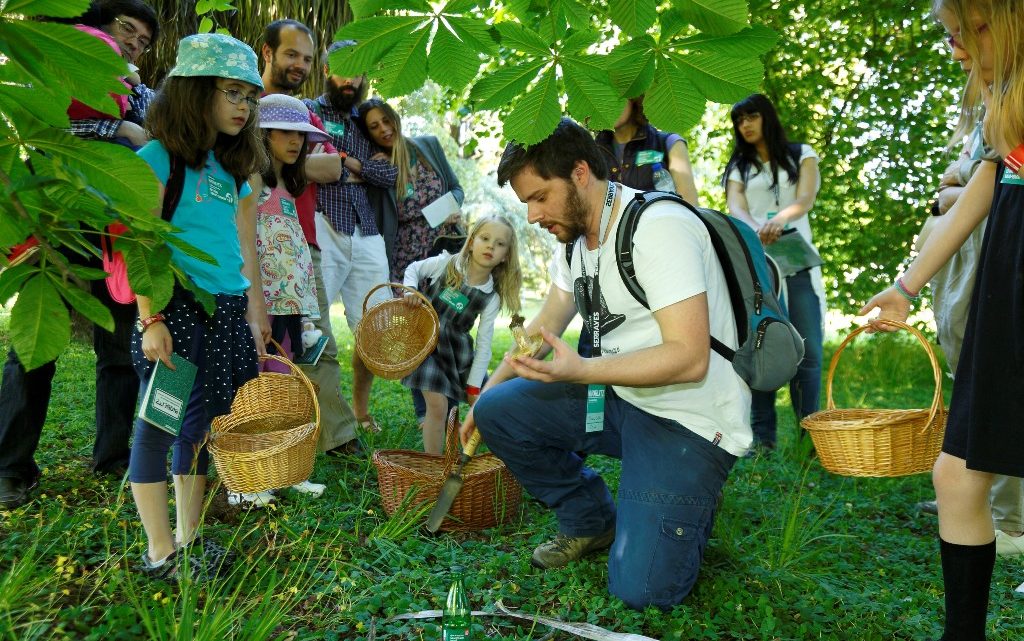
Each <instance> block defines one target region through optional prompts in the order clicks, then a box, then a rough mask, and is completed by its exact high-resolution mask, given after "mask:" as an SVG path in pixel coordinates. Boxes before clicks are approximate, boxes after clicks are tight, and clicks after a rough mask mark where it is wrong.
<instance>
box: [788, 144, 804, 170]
mask: <svg viewBox="0 0 1024 641" xmlns="http://www.w3.org/2000/svg"><path fill="white" fill-rule="evenodd" d="M803 152H804V143H802V142H791V143H789V156H790V158H792V159H793V164H794V165H796V173H798V174H799V173H800V156H801V155H802V154H803Z"/></svg>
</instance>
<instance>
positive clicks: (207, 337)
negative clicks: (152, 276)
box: [132, 288, 259, 419]
mask: <svg viewBox="0 0 1024 641" xmlns="http://www.w3.org/2000/svg"><path fill="white" fill-rule="evenodd" d="M215 298H216V301H217V309H216V311H215V312H214V314H213V316H208V315H207V314H206V312H205V311H204V310H203V308H202V306H201V305H200V304H199V303H198V302H196V300H195V297H194V296H193V295H192V293H191V292H189V291H188V290H184V289H181V288H178V289H175V292H174V297H173V298H172V299H171V302H170V303H168V305H167V307H166V308H165V309H164V310H163V314H164V316H166V317H167V320H166V321H165V324H166V325H167V329H168V330H170V332H171V339H172V341H173V345H174V351H175V353H176V354H178V355H179V356H181V357H183V358H185V359H187V360H189V361H191V362H192V363H195V364H196V365H197V366H198V367H199V368H200V373H201V376H202V377H203V400H204V402H205V405H206V415H207V417H209V418H210V419H212V418H213V417H214V416H219V415H221V414H228V413H229V412H230V411H231V402H232V401H233V400H234V399H235V392H237V391H238V388H239V387H241V386H242V385H243V384H245V383H246V382H247V381H249V380H250V379H253V378H256V376H257V374H258V373H259V371H258V365H259V359H258V358H257V356H256V344H255V343H254V341H253V337H252V332H250V331H249V325H248V324H247V323H246V322H245V310H246V303H247V298H246V296H245V295H244V294H243V295H241V296H229V295H226V294H217V295H216V296H215ZM197 325H201V326H202V330H203V331H202V340H200V341H199V346H198V349H195V348H194V347H193V341H192V337H193V335H194V331H195V329H196V326H197ZM193 352H198V353H193ZM132 361H133V363H134V365H135V371H136V372H137V373H138V374H139V378H140V379H141V380H143V381H146V380H149V376H150V374H151V373H152V371H153V366H154V364H153V363H151V362H149V361H148V360H146V357H145V355H144V354H143V353H142V335H141V334H140V333H138V332H134V333H133V335H132Z"/></svg>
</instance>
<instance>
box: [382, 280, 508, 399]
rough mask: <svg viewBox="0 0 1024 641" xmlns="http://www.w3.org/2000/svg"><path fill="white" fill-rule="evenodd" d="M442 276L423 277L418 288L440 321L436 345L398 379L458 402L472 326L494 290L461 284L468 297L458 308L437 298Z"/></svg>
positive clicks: (462, 394)
mask: <svg viewBox="0 0 1024 641" xmlns="http://www.w3.org/2000/svg"><path fill="white" fill-rule="evenodd" d="M444 281H445V277H444V275H443V274H442V275H440V276H438V277H437V278H435V279H434V280H433V281H429V280H426V281H423V282H422V283H420V287H419V288H418V289H419V290H420V291H421V292H423V295H424V296H426V297H427V298H428V299H430V302H431V304H432V305H433V306H434V311H436V312H437V317H438V320H439V321H440V326H441V327H440V332H439V335H438V337H437V348H436V349H435V350H434V351H433V352H432V353H431V354H430V355H429V356H427V359H426V360H425V361H423V363H422V364H421V365H420V366H419V367H418V368H417V369H416V371H415V372H413V373H412V374H410V375H409V376H406V377H405V378H403V379H402V384H403V385H405V386H406V387H410V388H413V389H420V390H424V391H427V392H437V393H438V394H443V395H445V396H447V397H448V398H454V399H457V400H459V401H460V402H465V401H466V379H467V378H468V377H469V370H470V368H471V367H472V366H473V355H474V352H473V337H472V336H470V335H469V330H471V329H472V328H473V325H474V324H475V323H476V319H477V318H478V317H479V316H480V313H481V312H482V311H483V310H484V308H485V307H487V304H488V303H489V302H490V300H491V297H492V296H496V293H495V292H494V291H491V292H483V291H481V290H479V289H477V288H476V287H470V286H469V285H466V284H465V283H463V284H462V287H461V288H460V290H459V291H460V292H461V293H462V295H463V296H465V297H466V298H468V299H469V303H468V304H467V305H466V307H465V308H464V309H463V310H462V311H456V310H455V308H454V307H452V306H451V305H449V304H448V303H446V302H444V301H443V300H441V292H443V291H444V290H445V284H444Z"/></svg>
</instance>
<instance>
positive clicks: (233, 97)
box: [217, 87, 260, 109]
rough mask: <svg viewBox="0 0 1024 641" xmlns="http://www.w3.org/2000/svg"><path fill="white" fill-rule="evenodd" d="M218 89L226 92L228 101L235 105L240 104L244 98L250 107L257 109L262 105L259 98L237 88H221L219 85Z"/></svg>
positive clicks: (225, 95) (223, 92)
mask: <svg viewBox="0 0 1024 641" xmlns="http://www.w3.org/2000/svg"><path fill="white" fill-rule="evenodd" d="M217 91H219V92H221V93H222V94H224V97H225V98H227V99H228V102H230V103H231V104H233V105H240V104H242V101H243V100H244V101H245V102H246V104H248V105H249V109H256V108H257V107H259V106H260V101H259V100H257V99H256V98H253V97H252V96H247V95H245V94H244V93H242V92H241V91H239V90H237V89H221V88H220V87H217Z"/></svg>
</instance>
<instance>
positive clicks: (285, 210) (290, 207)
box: [281, 198, 299, 218]
mask: <svg viewBox="0 0 1024 641" xmlns="http://www.w3.org/2000/svg"><path fill="white" fill-rule="evenodd" d="M281 213H282V214H284V215H285V216H291V217H292V218H298V217H299V212H298V211H296V210H295V203H294V202H292V201H291V200H288V199H287V198H282V199H281Z"/></svg>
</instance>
